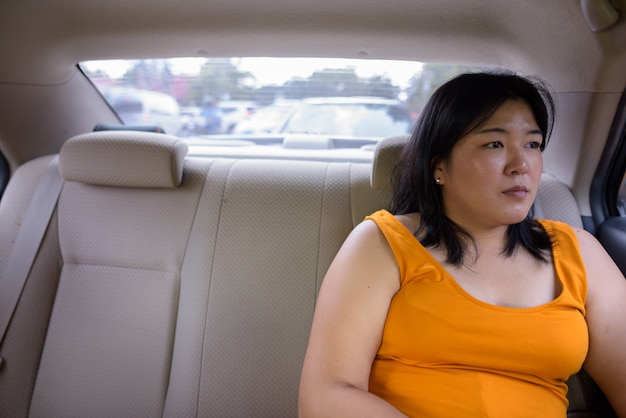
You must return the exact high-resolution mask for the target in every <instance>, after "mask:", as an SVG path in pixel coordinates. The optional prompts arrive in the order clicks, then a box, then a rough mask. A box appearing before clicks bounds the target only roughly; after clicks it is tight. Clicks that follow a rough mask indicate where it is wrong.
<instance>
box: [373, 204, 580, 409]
mask: <svg viewBox="0 0 626 418" xmlns="http://www.w3.org/2000/svg"><path fill="white" fill-rule="evenodd" d="M366 219H370V220H372V221H374V222H375V223H376V224H377V225H378V227H379V228H380V230H381V231H382V232H383V234H384V235H385V237H386V239H387V241H388V243H389V245H390V247H391V249H392V251H393V253H394V255H395V258H396V260H397V263H398V266H399V269H400V290H399V291H398V292H397V293H396V295H395V296H394V297H393V299H392V301H391V304H390V307H389V312H388V314H387V320H386V323H385V327H384V330H383V337H382V344H381V346H380V348H379V350H378V353H377V355H376V358H375V360H374V362H373V364H372V370H371V374H370V386H369V390H370V392H372V393H374V394H376V395H378V396H380V397H382V398H383V399H386V400H387V401H388V402H390V403H391V404H392V405H394V406H395V407H396V408H398V409H399V410H401V411H402V412H404V413H405V414H407V415H409V416H411V417H542V418H548V417H559V418H563V417H565V415H566V409H567V405H568V401H567V398H566V394H567V385H566V383H565V382H566V380H567V379H568V377H569V376H570V375H572V374H574V373H576V372H577V371H578V370H579V369H580V368H581V366H582V363H583V361H584V359H585V357H586V354H587V348H588V334H587V324H586V322H585V300H586V296H587V280H586V275H585V268H584V265H583V261H582V259H581V257H580V254H579V247H578V241H577V239H576V236H575V235H574V232H573V230H572V229H571V228H570V227H569V226H568V225H566V224H564V223H560V222H555V221H546V220H542V221H540V223H541V225H542V226H543V227H544V228H545V229H546V231H547V232H548V233H549V234H550V236H551V237H552V241H553V249H552V255H553V260H554V268H555V272H556V276H557V278H558V280H559V281H560V283H561V289H562V290H561V293H560V294H559V296H558V297H556V298H555V299H554V300H553V301H552V302H550V303H547V304H545V305H541V306H537V307H532V308H509V307H502V306H496V305H491V304H488V303H486V302H483V301H480V300H478V299H476V298H474V297H472V296H471V295H470V294H469V293H467V292H465V291H464V290H463V288H461V286H460V285H458V283H456V281H455V280H454V279H453V278H452V276H450V275H449V274H448V273H447V272H446V270H445V269H444V268H443V266H442V265H441V264H440V263H438V262H437V261H436V260H435V258H434V257H433V256H432V255H431V254H430V253H429V252H428V251H427V250H426V249H425V248H424V247H423V246H422V245H421V244H420V243H419V241H418V240H417V239H416V238H415V237H414V236H413V235H412V234H411V232H410V231H409V230H408V229H406V228H405V227H404V225H403V224H402V223H401V222H400V221H399V220H397V219H396V218H395V217H394V216H393V215H391V214H390V213H389V212H387V211H384V210H383V211H379V212H376V213H374V214H372V215H371V216H368V217H367V218H366Z"/></svg>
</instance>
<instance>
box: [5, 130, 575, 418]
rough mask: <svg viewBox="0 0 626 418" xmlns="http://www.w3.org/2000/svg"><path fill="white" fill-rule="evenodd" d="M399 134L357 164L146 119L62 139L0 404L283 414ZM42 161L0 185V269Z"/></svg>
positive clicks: (85, 412)
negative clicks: (254, 152)
mask: <svg viewBox="0 0 626 418" xmlns="http://www.w3.org/2000/svg"><path fill="white" fill-rule="evenodd" d="M405 139H406V138H404V137H398V138H390V139H388V140H385V141H383V142H381V143H380V144H379V146H378V148H377V152H376V158H375V163H374V165H373V168H372V167H371V166H370V165H369V164H358V163H339V162H302V161H269V160H249V159H244V160H235V159H195V158H189V157H187V158H185V156H184V152H185V150H186V146H185V145H184V144H183V143H182V141H180V140H179V139H177V138H175V137H170V136H166V135H161V134H152V133H138V132H125V131H114V132H96V133H89V134H85V135H81V136H79V137H75V138H72V139H71V140H70V141H68V143H66V145H65V146H64V147H63V149H62V150H61V153H60V170H61V173H62V174H63V176H64V177H65V180H66V181H65V184H64V187H63V190H62V192H61V196H60V198H59V202H58V206H57V209H56V212H55V214H54V216H53V218H52V221H51V224H50V226H49V227H48V231H47V233H46V236H45V238H44V242H43V243H42V246H41V248H40V250H39V253H38V256H37V258H36V260H35V263H34V265H33V268H32V270H31V272H30V274H29V277H28V280H27V282H26V286H25V289H24V292H23V294H22V296H21V299H20V301H19V304H18V307H17V310H16V312H15V314H14V316H13V318H12V321H11V323H10V327H9V330H8V333H7V336H6V338H5V339H4V341H3V343H2V345H1V346H0V354H1V355H2V356H4V357H5V358H6V365H5V367H4V370H2V371H0V417H20V416H28V415H30V416H34V417H40V416H43V417H55V416H64V417H66V416H89V417H97V416H133V417H155V416H166V417H179V416H180V417H194V416H210V417H250V416H255V417H295V416H296V415H297V393H298V383H299V377H300V368H301V365H302V360H303V357H304V351H305V348H306V344H307V339H308V335H309V328H310V323H311V320H312V315H313V310H314V306H315V300H316V296H317V291H318V289H319V286H320V283H321V280H322V278H323V277H324V274H325V272H326V269H327V268H328V265H329V264H330V262H331V261H332V258H333V257H334V255H335V253H336V252H337V250H338V249H339V247H340V245H341V244H342V242H343V240H344V239H345V237H346V236H347V235H348V233H349V232H350V231H351V229H352V228H353V227H354V226H355V225H356V224H358V223H359V222H360V221H361V220H362V219H363V217H364V216H365V215H367V214H369V213H371V212H373V211H375V210H377V209H380V208H384V207H387V205H388V203H389V199H390V187H389V174H390V172H391V170H392V167H393V164H394V161H395V158H396V156H397V153H398V152H399V149H400V147H401V146H402V144H403V142H404V141H405ZM49 160H50V157H42V158H40V159H37V160H34V161H32V162H29V163H27V164H25V165H24V166H22V167H21V168H20V169H19V170H17V172H16V173H15V175H14V176H13V178H12V180H11V183H10V185H9V187H8V188H7V190H6V192H5V194H4V197H3V199H2V201H1V202H0V237H2V238H1V239H0V272H2V271H3V269H4V266H5V265H6V262H7V259H8V257H9V254H10V252H11V247H12V243H13V241H14V239H15V237H16V235H17V231H18V230H19V225H20V223H21V220H22V217H23V213H24V212H25V208H26V207H27V206H28V203H29V202H30V199H31V196H32V193H33V190H34V189H35V186H36V184H37V182H38V180H39V178H40V176H41V173H42V172H43V171H44V169H45V167H46V166H47V164H48V161H49ZM370 183H371V185H370ZM372 186H373V187H372ZM541 187H542V190H543V189H545V190H546V192H545V193H543V192H542V193H540V198H541V203H542V205H541V209H542V210H543V215H545V216H546V217H551V218H555V219H561V220H564V221H567V222H570V223H573V224H576V225H580V215H579V213H578V211H577V208H576V202H575V201H574V200H573V197H572V195H571V193H569V191H568V190H567V188H566V187H565V186H563V185H562V184H561V183H559V182H557V181H556V180H554V179H552V178H550V177H548V176H546V177H545V178H543V179H542V186H541ZM544 197H545V198H546V199H544ZM557 200H558V202H557ZM565 208H570V209H569V210H564V209H565ZM562 215H564V216H565V217H566V218H562V217H561V216H562ZM582 392H583V390H581V392H580V393H582ZM575 396H578V395H575ZM575 402H578V401H575ZM581 402H582V401H581ZM579 404H580V402H579V403H578V404H577V405H579ZM583 406H586V405H583ZM577 408H578V407H577Z"/></svg>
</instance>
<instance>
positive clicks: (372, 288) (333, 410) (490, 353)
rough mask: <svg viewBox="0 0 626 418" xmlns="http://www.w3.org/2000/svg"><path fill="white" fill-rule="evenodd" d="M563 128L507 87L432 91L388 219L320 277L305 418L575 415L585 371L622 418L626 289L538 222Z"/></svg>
mask: <svg viewBox="0 0 626 418" xmlns="http://www.w3.org/2000/svg"><path fill="white" fill-rule="evenodd" d="M552 115H553V102H552V98H551V96H550V94H549V93H548V91H547V90H546V89H545V88H544V87H543V86H542V85H541V84H540V83H539V82H536V83H534V82H532V81H531V80H529V79H526V78H523V77H519V76H516V75H512V74H488V73H479V74H464V75H461V76H459V77H457V78H455V79H453V80H451V81H449V82H448V83H446V84H445V85H443V86H442V87H441V88H439V89H438V90H437V91H436V92H435V94H434V95H433V96H432V98H431V99H430V101H429V102H428V104H427V105H426V107H425V109H424V111H423V113H422V115H421V117H420V120H419V122H418V124H417V126H416V128H415V130H414V132H413V135H412V136H411V139H410V141H409V142H408V144H407V145H406V146H405V149H404V152H403V155H402V157H401V159H400V161H399V164H398V166H397V169H396V171H395V175H394V199H393V204H392V208H391V210H390V212H387V211H379V212H376V213H374V214H372V215H371V216H369V217H367V218H366V220H365V221H364V222H362V223H361V224H360V225H359V226H357V227H356V228H355V229H354V230H353V232H352V233H351V234H350V236H349V237H348V238H347V240H346V241H345V243H344V245H343V246H342V248H341V249H340V251H339V253H338V254H337V256H336V257H335V259H334V261H333V263H332V264H331V266H330V268H329V270H328V272H327V275H326V277H325V279H324V283H323V285H322V288H321V290H320V295H319V299H318V303H317V307H316V312H315V316H314V320H313V326H312V330H311V337H310V342H309V347H308V350H307V354H306V358H305V362H304V367H303V371H302V379H301V385H300V414H301V416H303V417H304V416H323V417H327V416H341V417H349V416H355V417H364V416H384V417H393V416H415V417H444V416H445V417H459V416H464V417H469V416H481V417H482V416H493V417H502V416H507V417H512V416H520V417H564V416H565V414H566V409H567V399H566V393H567V386H566V384H565V381H566V380H567V378H568V377H569V376H570V375H572V374H574V373H576V372H577V371H578V370H579V369H580V368H581V366H582V365H583V363H584V367H585V369H586V371H587V372H588V373H589V374H590V375H591V376H592V377H593V378H594V379H595V381H596V382H597V383H598V384H599V385H600V386H601V388H602V389H603V390H604V392H605V394H606V395H607V397H608V398H609V400H610V402H611V403H612V405H613V407H614V409H615V410H616V412H617V413H618V414H619V415H620V416H624V417H626V390H625V389H624V388H626V349H625V348H626V322H625V321H623V320H622V319H623V318H626V280H624V277H623V276H622V274H621V273H620V271H619V269H618V268H617V267H616V265H615V264H614V263H613V261H612V260H611V259H610V257H609V256H608V255H607V254H606V252H605V251H604V249H603V248H602V247H601V246H600V244H599V243H598V242H597V241H596V240H595V239H594V238H593V237H592V236H591V235H590V234H588V233H587V232H585V231H584V230H580V229H576V228H572V227H570V226H568V225H565V224H563V223H559V222H553V221H534V220H532V218H531V213H530V212H531V208H532V204H533V201H534V199H535V196H536V193H537V188H538V185H539V179H540V176H541V171H542V151H543V150H544V148H545V146H546V144H547V141H548V137H549V134H550V131H551V127H552V120H553V117H552ZM616 318H621V319H620V320H616Z"/></svg>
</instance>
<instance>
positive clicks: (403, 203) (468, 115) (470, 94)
mask: <svg viewBox="0 0 626 418" xmlns="http://www.w3.org/2000/svg"><path fill="white" fill-rule="evenodd" d="M507 100H523V101H525V102H526V103H528V105H529V106H530V108H531V109H532V112H533V115H534V117H535V121H536V122H537V125H538V126H539V129H540V130H541V133H542V136H543V141H542V143H541V147H540V149H541V151H543V150H544V149H545V147H546V145H547V143H548V139H549V137H550V133H551V131H552V127H553V123H554V101H553V99H552V96H551V94H550V92H549V91H548V88H547V87H546V86H545V85H544V83H543V82H542V81H541V80H534V79H530V78H525V77H521V76H519V75H516V74H512V73H489V72H481V73H467V74H462V75H460V76H457V77H455V78H453V79H452V80H450V81H448V82H447V83H445V84H444V85H442V86H441V87H439V88H438V89H437V90H436V91H435V92H434V94H433V95H432V96H431V97H430V99H429V101H428V102H427V104H426V106H425V107H424V109H423V111H422V113H421V114H420V117H419V119H418V121H417V123H416V125H415V127H414V129H413V133H412V134H411V137H410V139H409V141H408V142H407V144H406V145H405V147H404V149H403V151H402V153H401V156H400V159H399V161H398V164H397V166H396V168H395V170H394V173H393V179H392V181H393V185H394V188H393V190H394V192H393V200H392V204H391V207H390V211H391V213H393V214H394V215H402V214H408V213H414V212H418V213H419V214H420V218H421V223H420V226H419V228H418V230H417V232H416V236H420V237H421V239H420V242H421V243H422V245H424V246H425V247H437V246H439V245H444V247H445V249H446V250H447V260H446V261H447V262H448V263H450V264H453V265H456V266H460V265H462V264H463V261H464V257H465V255H466V254H467V252H466V250H467V246H468V245H474V247H475V242H474V240H473V238H472V236H471V235H470V234H469V233H468V232H466V231H465V230H463V229H462V228H461V227H460V226H459V225H457V224H455V223H454V222H453V221H452V220H450V219H449V218H447V217H446V215H445V213H444V210H443V201H442V193H441V187H440V186H438V185H437V184H436V183H435V181H434V179H433V173H434V168H435V165H436V164H437V163H438V162H440V161H445V160H447V159H448V158H449V157H450V155H451V153H452V148H453V147H454V145H455V144H456V143H457V141H459V140H460V139H461V138H463V137H464V136H465V135H467V134H468V133H470V132H471V131H472V130H473V129H475V128H477V127H478V126H480V125H481V124H482V123H484V122H485V121H486V120H487V119H488V118H489V117H490V116H491V115H493V113H494V112H495V111H496V110H497V109H498V108H499V107H500V106H501V105H502V104H503V103H504V102H505V101H507ZM507 234H508V240H507V244H506V246H505V247H504V249H503V254H505V255H506V256H507V257H510V256H512V255H513V254H514V253H515V251H516V249H517V248H518V247H519V246H522V247H523V248H525V249H526V250H528V251H529V252H530V254H532V255H533V256H534V257H535V258H536V259H538V260H541V261H543V262H547V261H548V255H547V254H546V250H549V249H551V245H552V244H551V240H550V236H549V235H548V234H547V232H546V231H545V230H544V229H543V228H542V227H541V225H539V223H538V222H536V221H534V220H533V219H532V215H531V213H529V214H528V215H527V216H526V219H524V220H523V221H522V222H520V223H518V224H514V225H509V226H508V230H507Z"/></svg>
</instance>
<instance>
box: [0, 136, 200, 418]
mask: <svg viewBox="0 0 626 418" xmlns="http://www.w3.org/2000/svg"><path fill="white" fill-rule="evenodd" d="M186 149H187V146H186V144H184V143H183V142H182V141H180V140H179V139H177V138H174V137H168V136H165V135H160V134H145V133H133V132H97V133H91V134H87V135H82V136H79V137H75V138H72V139H70V140H69V141H68V142H67V143H66V144H65V146H64V147H63V149H62V151H61V153H60V156H59V167H60V171H61V174H62V175H63V177H64V178H65V184H64V185H63V189H62V191H61V194H60V196H59V201H58V205H57V209H56V213H55V214H54V215H53V219H52V222H51V224H50V226H49V228H48V231H47V233H46V236H45V237H44V240H43V243H42V246H41V248H40V251H39V253H38V256H37V258H36V260H35V262H34V264H33V267H32V270H31V272H30V275H29V277H28V280H27V282H26V285H25V288H24V292H23V294H22V297H21V299H20V302H19V304H18V306H17V309H16V311H15V313H14V316H13V318H12V321H11V324H10V327H9V329H8V332H7V336H6V339H5V341H4V342H3V345H2V347H1V349H2V354H3V355H4V357H5V358H6V359H7V364H6V367H5V370H3V371H2V372H1V373H0V393H1V394H2V395H1V396H2V402H0V415H2V416H24V415H25V411H29V414H30V415H32V416H71V415H75V416H79V415H93V416H96V415H98V414H108V415H113V414H115V415H137V414H138V413H139V412H141V415H151V416H157V415H160V414H161V411H162V407H163V404H164V400H165V393H166V389H167V383H168V379H169V371H170V357H171V347H172V344H173V334H174V326H175V321H176V313H177V307H178V289H179V282H180V270H181V265H182V262H183V259H184V254H185V250H186V246H187V238H188V235H189V231H190V229H191V225H192V221H193V219H194V213H195V208H196V206H197V200H198V195H199V191H200V190H201V188H202V185H203V181H204V177H205V176H204V174H203V169H202V167H198V164H185V176H184V178H183V176H182V168H183V164H184V157H185V154H186ZM48 159H49V158H47V157H44V158H40V159H38V160H36V161H33V162H31V163H28V164H27V165H25V166H24V167H23V168H20V169H19V170H18V172H16V173H15V176H14V180H12V182H11V183H10V185H9V189H7V194H6V195H5V197H4V198H3V199H2V203H1V205H0V229H1V230H2V237H3V240H2V243H1V244H0V245H1V248H2V251H0V255H1V257H0V271H2V267H3V266H4V264H5V263H6V260H7V257H8V256H9V254H10V249H11V248H10V247H11V242H12V237H14V236H15V235H16V233H17V230H18V225H19V221H20V219H21V214H22V213H23V208H24V207H26V205H27V204H28V201H29V197H30V196H29V193H31V192H32V190H33V186H34V185H35V184H36V182H37V180H38V176H39V175H40V173H41V168H42V167H45V165H46V164H47V160H48ZM26 348H27V349H26ZM92 412H93V413H92Z"/></svg>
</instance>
